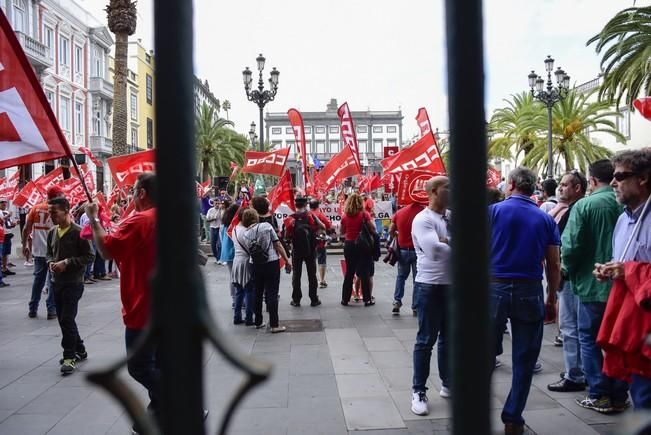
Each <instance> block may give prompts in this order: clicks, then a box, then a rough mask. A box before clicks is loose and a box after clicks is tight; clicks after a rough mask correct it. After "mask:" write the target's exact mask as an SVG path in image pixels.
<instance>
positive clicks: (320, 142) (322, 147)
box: [316, 129, 326, 154]
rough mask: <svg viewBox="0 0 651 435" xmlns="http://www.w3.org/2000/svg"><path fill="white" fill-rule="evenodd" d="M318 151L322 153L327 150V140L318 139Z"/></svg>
mask: <svg viewBox="0 0 651 435" xmlns="http://www.w3.org/2000/svg"><path fill="white" fill-rule="evenodd" d="M324 130H325V129H324ZM316 152H317V153H321V154H323V153H325V152H326V150H325V141H324V140H317V141H316Z"/></svg>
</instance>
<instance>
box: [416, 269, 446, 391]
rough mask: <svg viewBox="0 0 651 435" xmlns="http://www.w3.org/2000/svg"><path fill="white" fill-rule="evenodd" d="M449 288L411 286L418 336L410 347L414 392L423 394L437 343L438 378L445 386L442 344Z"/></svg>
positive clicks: (443, 342) (425, 285)
mask: <svg viewBox="0 0 651 435" xmlns="http://www.w3.org/2000/svg"><path fill="white" fill-rule="evenodd" d="M449 288H450V286H448V285H437V284H423V283H420V282H416V283H414V307H415V309H416V311H417V312H418V333H417V334H416V344H415V345H414V378H413V384H414V385H413V389H414V391H427V387H426V386H425V384H426V383H427V378H428V377H429V365H430V360H431V358H432V348H433V347H434V344H435V343H436V341H437V339H438V347H437V356H438V365H439V377H440V378H441V384H442V385H443V386H444V387H449V384H448V359H447V358H448V356H447V353H448V352H447V345H446V342H445V338H446V337H445V330H446V322H447V319H446V317H447V293H448V291H449Z"/></svg>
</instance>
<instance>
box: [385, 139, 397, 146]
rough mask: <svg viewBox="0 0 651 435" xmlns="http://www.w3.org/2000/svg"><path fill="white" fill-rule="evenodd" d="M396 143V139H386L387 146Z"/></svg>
mask: <svg viewBox="0 0 651 435" xmlns="http://www.w3.org/2000/svg"><path fill="white" fill-rule="evenodd" d="M397 144H398V141H397V140H396V139H387V146H390V147H394V146H396V145H397Z"/></svg>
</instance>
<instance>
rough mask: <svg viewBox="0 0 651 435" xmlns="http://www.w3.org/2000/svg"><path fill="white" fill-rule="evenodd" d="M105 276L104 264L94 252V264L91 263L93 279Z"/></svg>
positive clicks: (97, 253) (100, 257)
mask: <svg viewBox="0 0 651 435" xmlns="http://www.w3.org/2000/svg"><path fill="white" fill-rule="evenodd" d="M103 276H106V262H105V261H104V259H103V258H102V256H101V255H99V252H97V251H95V262H94V263H93V277H94V278H101V277H103Z"/></svg>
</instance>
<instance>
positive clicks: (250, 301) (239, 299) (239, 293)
mask: <svg viewBox="0 0 651 435" xmlns="http://www.w3.org/2000/svg"><path fill="white" fill-rule="evenodd" d="M232 286H233V287H235V308H234V309H233V320H234V321H236V322H240V321H242V305H243V304H246V313H245V318H244V320H246V323H251V322H253V307H254V305H255V290H254V289H253V281H250V282H249V283H248V284H247V285H245V286H244V287H242V286H241V285H239V284H232Z"/></svg>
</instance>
